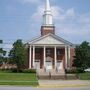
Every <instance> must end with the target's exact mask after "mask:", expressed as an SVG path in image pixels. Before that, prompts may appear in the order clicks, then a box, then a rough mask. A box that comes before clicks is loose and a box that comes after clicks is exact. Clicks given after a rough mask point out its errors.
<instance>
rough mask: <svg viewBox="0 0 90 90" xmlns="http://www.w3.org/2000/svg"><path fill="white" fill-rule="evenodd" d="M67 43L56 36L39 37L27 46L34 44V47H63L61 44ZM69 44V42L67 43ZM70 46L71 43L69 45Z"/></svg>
mask: <svg viewBox="0 0 90 90" xmlns="http://www.w3.org/2000/svg"><path fill="white" fill-rule="evenodd" d="M67 42H68V41H66V40H64V39H62V38H60V37H58V36H56V35H52V34H49V35H45V36H42V37H39V38H37V39H34V40H32V41H31V42H29V44H35V45H46V44H47V45H49V44H50V45H55V44H56V45H61V44H62V45H63V44H67ZM68 43H69V42H68ZM70 44H71V43H70Z"/></svg>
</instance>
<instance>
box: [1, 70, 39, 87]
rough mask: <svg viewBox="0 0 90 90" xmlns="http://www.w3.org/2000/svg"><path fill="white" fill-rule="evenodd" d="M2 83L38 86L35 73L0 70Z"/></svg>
mask: <svg viewBox="0 0 90 90" xmlns="http://www.w3.org/2000/svg"><path fill="white" fill-rule="evenodd" d="M0 85H31V86H37V85H38V80H37V78H36V74H35V73H7V72H6V73H5V72H0Z"/></svg>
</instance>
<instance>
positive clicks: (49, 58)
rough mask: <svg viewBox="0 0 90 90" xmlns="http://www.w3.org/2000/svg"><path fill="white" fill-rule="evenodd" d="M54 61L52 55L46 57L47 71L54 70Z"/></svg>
mask: <svg viewBox="0 0 90 90" xmlns="http://www.w3.org/2000/svg"><path fill="white" fill-rule="evenodd" d="M52 61H53V59H52V58H51V57H49V56H48V57H46V71H50V70H52Z"/></svg>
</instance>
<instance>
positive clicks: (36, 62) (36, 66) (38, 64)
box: [35, 60, 40, 69]
mask: <svg viewBox="0 0 90 90" xmlns="http://www.w3.org/2000/svg"><path fill="white" fill-rule="evenodd" d="M35 69H40V60H36V61H35Z"/></svg>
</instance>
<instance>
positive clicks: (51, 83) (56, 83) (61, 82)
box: [39, 80, 90, 87]
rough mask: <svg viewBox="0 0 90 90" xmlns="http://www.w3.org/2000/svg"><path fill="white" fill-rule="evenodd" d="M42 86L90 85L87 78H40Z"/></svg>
mask: <svg viewBox="0 0 90 90" xmlns="http://www.w3.org/2000/svg"><path fill="white" fill-rule="evenodd" d="M39 85H40V87H80V86H90V81H88V80H87V81H86V80H39Z"/></svg>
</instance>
